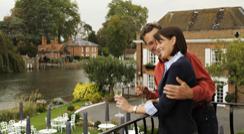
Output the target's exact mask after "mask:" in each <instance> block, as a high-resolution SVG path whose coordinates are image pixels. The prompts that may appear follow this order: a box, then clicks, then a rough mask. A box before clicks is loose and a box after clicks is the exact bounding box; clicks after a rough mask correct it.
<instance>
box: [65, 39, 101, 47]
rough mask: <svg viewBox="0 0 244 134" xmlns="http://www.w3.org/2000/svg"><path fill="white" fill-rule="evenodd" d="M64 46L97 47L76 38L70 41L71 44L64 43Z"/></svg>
mask: <svg viewBox="0 0 244 134" xmlns="http://www.w3.org/2000/svg"><path fill="white" fill-rule="evenodd" d="M65 44H68V45H78V46H98V45H97V44H95V43H93V42H90V41H87V40H83V39H81V38H76V39H75V40H73V41H72V43H70V42H66V43H65Z"/></svg>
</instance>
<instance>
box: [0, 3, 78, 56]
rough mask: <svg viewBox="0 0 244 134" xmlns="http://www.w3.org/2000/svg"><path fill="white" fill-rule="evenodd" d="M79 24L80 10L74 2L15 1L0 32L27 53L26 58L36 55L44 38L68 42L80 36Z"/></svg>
mask: <svg viewBox="0 0 244 134" xmlns="http://www.w3.org/2000/svg"><path fill="white" fill-rule="evenodd" d="M79 23H80V15H79V14H78V6H77V4H76V3H73V2H71V0H16V3H15V7H14V8H13V9H12V14H11V16H9V17H5V19H4V21H3V22H2V23H0V29H2V31H3V32H5V33H6V34H7V35H8V36H9V37H10V38H11V39H12V41H13V43H14V45H16V46H18V47H21V48H20V49H18V50H20V52H21V53H25V52H26V51H21V50H28V52H26V54H30V53H31V54H30V55H33V54H32V53H33V52H36V45H38V44H40V39H41V36H46V37H47V39H48V40H49V41H50V39H53V38H54V37H58V39H59V41H61V38H64V40H67V39H68V38H69V37H70V36H72V35H75V34H76V33H77V31H76V30H77V26H78V24H79ZM33 44H34V47H35V48H33ZM29 46H31V47H30V48H29Z"/></svg>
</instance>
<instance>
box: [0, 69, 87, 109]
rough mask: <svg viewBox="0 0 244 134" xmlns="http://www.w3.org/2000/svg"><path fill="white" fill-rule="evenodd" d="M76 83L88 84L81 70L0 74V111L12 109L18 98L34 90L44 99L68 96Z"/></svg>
mask: <svg viewBox="0 0 244 134" xmlns="http://www.w3.org/2000/svg"><path fill="white" fill-rule="evenodd" d="M77 82H88V78H87V77H86V74H85V73H84V71H83V70H82V69H76V70H65V69H55V70H54V69H53V70H40V71H29V72H25V73H10V74H0V110H1V109H7V108H9V107H13V106H14V105H16V102H17V101H18V96H20V95H21V94H24V95H28V94H30V93H31V92H32V91H34V90H36V89H38V90H39V92H40V93H41V94H42V95H43V96H44V97H45V98H46V99H51V98H55V97H63V96H70V95H72V92H73V89H74V87H75V85H76V83H77Z"/></svg>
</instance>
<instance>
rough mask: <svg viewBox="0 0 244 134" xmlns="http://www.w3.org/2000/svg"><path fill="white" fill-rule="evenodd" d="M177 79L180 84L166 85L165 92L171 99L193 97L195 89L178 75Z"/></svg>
mask: <svg viewBox="0 0 244 134" xmlns="http://www.w3.org/2000/svg"><path fill="white" fill-rule="evenodd" d="M176 81H177V82H178V83H179V84H180V85H172V84H166V85H165V87H164V93H165V94H166V97H167V98H169V99H179V100H180V99H181V100H182V99H192V98H193V91H192V89H191V88H190V87H189V86H188V85H187V84H186V83H185V82H184V81H182V80H181V79H180V78H179V77H176Z"/></svg>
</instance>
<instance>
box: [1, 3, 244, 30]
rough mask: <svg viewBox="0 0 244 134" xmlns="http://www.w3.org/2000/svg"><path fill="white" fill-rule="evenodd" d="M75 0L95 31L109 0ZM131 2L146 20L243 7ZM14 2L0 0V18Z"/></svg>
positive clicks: (101, 21) (222, 4)
mask: <svg viewBox="0 0 244 134" xmlns="http://www.w3.org/2000/svg"><path fill="white" fill-rule="evenodd" d="M76 1H77V4H78V6H79V9H80V15H81V20H82V21H85V22H86V23H88V24H90V25H91V26H92V28H93V29H94V30H95V31H97V30H98V29H99V28H101V26H102V23H103V22H104V21H105V16H106V14H107V12H108V7H107V6H108V3H109V2H111V0H76ZM132 2H133V3H134V4H138V5H141V6H143V7H147V8H148V11H149V12H148V20H147V21H148V22H152V21H158V20H159V19H160V18H161V17H163V16H164V15H165V14H166V13H167V12H169V11H177V10H190V9H203V8H213V7H233V6H241V7H242V8H244V0H132ZM14 3H15V0H0V20H2V19H3V17H4V16H6V15H10V9H11V8H13V7H14Z"/></svg>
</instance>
